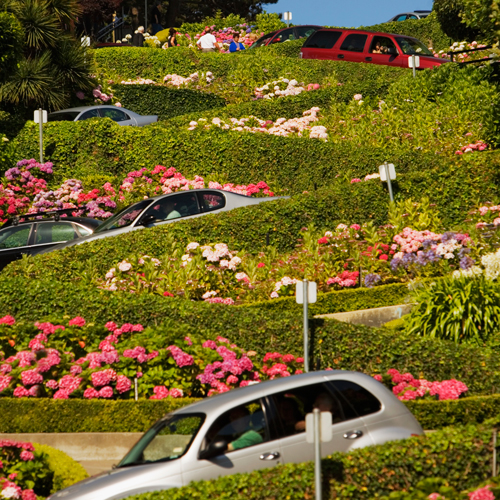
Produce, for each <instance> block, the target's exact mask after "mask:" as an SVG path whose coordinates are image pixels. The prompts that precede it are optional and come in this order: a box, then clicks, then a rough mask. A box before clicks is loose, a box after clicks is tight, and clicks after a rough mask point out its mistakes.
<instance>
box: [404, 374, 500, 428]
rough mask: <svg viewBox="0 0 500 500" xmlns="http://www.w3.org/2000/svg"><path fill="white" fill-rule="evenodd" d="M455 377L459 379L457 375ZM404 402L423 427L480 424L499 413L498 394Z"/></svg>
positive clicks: (499, 396) (499, 399)
mask: <svg viewBox="0 0 500 500" xmlns="http://www.w3.org/2000/svg"><path fill="white" fill-rule="evenodd" d="M456 378H458V379H460V377H459V376H458V375H457V377H456ZM405 404H406V406H407V407H408V409H409V410H410V411H411V412H412V413H413V415H415V417H416V419H417V420H418V421H419V422H420V424H421V425H422V427H423V428H424V429H440V428H442V427H447V426H449V425H468V424H480V423H482V422H484V421H485V420H488V419H490V418H495V417H498V415H500V394H493V395H491V396H476V397H470V398H461V399H457V400H449V401H427V400H421V401H406V402H405Z"/></svg>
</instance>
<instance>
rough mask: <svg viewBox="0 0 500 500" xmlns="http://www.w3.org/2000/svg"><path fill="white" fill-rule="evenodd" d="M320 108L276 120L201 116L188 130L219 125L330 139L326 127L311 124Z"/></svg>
mask: <svg viewBox="0 0 500 500" xmlns="http://www.w3.org/2000/svg"><path fill="white" fill-rule="evenodd" d="M319 111H320V109H319V108H317V107H313V108H311V109H308V110H306V111H304V113H303V114H302V117H301V118H291V119H289V120H287V119H286V118H278V119H277V120H276V121H275V122H273V121H272V120H260V119H259V118H256V117H255V116H249V117H247V118H240V119H236V118H230V119H229V120H227V121H224V120H222V119H221V118H213V119H212V121H211V122H208V121H207V120H206V119H205V118H200V119H198V121H191V122H190V123H189V128H188V130H195V129H197V128H203V129H209V128H211V127H219V128H221V129H222V130H235V131H238V132H242V131H246V132H252V133H255V132H262V133H265V134H270V135H279V136H282V137H289V136H291V135H296V136H298V137H303V136H305V137H309V138H311V139H313V138H314V139H323V140H327V139H328V134H327V133H326V128H325V127H323V126H322V125H316V126H313V125H311V124H312V123H314V122H317V121H318V120H319V116H318V112H319Z"/></svg>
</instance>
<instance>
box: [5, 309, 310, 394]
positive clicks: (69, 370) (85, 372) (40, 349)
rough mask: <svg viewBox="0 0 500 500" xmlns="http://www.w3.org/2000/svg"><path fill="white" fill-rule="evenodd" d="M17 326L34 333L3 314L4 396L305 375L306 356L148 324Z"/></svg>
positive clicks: (210, 385) (220, 384) (182, 388)
mask: <svg viewBox="0 0 500 500" xmlns="http://www.w3.org/2000/svg"><path fill="white" fill-rule="evenodd" d="M19 328H20V329H21V331H22V332H23V337H25V335H26V333H27V332H28V331H31V339H30V338H29V336H28V340H26V341H25V342H20V343H19V345H18V344H17V342H16V340H14V339H15V338H16V337H17V334H16V332H17V331H20V330H18V329H16V323H15V320H14V318H12V317H11V316H6V317H4V318H1V319H0V338H2V340H7V341H6V342H5V345H6V346H7V348H6V350H5V352H1V351H0V396H14V397H18V398H29V397H49V398H53V399H68V398H75V397H77V398H81V397H83V398H86V399H96V398H103V399H127V398H131V397H134V392H135V383H137V391H138V394H139V395H140V397H141V398H144V397H149V398H151V399H164V398H166V397H172V398H178V397H183V396H203V395H209V396H210V395H212V394H216V393H219V392H225V391H228V390H230V389H232V388H234V387H244V386H245V385H248V384H249V383H256V382H259V381H261V380H265V379H267V378H276V377H281V376H283V377H284V376H288V375H290V374H291V373H300V368H299V365H300V364H301V363H302V362H303V360H302V359H301V358H295V356H293V355H291V354H285V355H283V356H281V355H280V354H277V353H274V354H272V355H268V356H265V357H264V361H263V362H260V361H259V360H257V359H255V357H256V353H255V352H252V351H249V352H246V351H244V350H243V349H241V348H239V347H238V346H236V345H235V344H230V343H229V341H228V340H227V339H226V338H223V337H220V336H219V337H217V338H216V340H204V339H202V338H201V337H199V336H194V335H190V336H185V337H179V338H177V339H174V340H173V343H171V344H170V345H169V344H168V342H165V339H164V337H163V336H159V337H158V336H151V332H150V331H148V330H145V331H144V328H143V327H142V325H132V324H129V323H125V324H123V325H121V326H120V327H119V326H118V325H116V324H115V323H113V322H108V323H106V325H105V327H95V326H93V325H87V324H86V322H85V320H84V319H83V318H80V317H76V318H73V319H72V320H70V321H69V322H68V323H67V325H54V324H53V323H49V322H45V323H39V322H36V323H35V324H34V325H22V326H21V325H20V326H19ZM2 344H3V342H2ZM269 359H273V360H277V359H280V362H279V366H275V364H276V363H273V365H272V366H271V365H269V364H268V361H269ZM269 370H270V371H269Z"/></svg>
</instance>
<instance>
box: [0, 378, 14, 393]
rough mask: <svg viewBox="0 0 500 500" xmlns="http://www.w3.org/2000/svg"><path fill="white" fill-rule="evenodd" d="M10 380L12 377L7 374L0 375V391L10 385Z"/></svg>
mask: <svg viewBox="0 0 500 500" xmlns="http://www.w3.org/2000/svg"><path fill="white" fill-rule="evenodd" d="M11 380H12V377H11V376H9V375H0V392H2V391H3V390H5V389H7V387H9V385H10V381H11Z"/></svg>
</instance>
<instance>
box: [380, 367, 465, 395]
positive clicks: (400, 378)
mask: <svg viewBox="0 0 500 500" xmlns="http://www.w3.org/2000/svg"><path fill="white" fill-rule="evenodd" d="M374 378H375V379H376V380H378V381H379V382H384V383H386V384H388V385H389V386H390V387H392V392H393V393H394V394H395V395H396V396H397V397H398V399H400V400H401V401H411V400H414V399H417V398H423V397H425V396H434V397H437V398H438V399H439V400H440V401H443V400H449V399H458V398H459V397H460V396H461V395H462V394H465V393H466V392H467V390H468V388H467V386H466V385H465V384H464V383H463V382H460V381H458V380H455V379H452V380H444V381H442V382H429V381H428V380H426V379H415V378H414V377H413V375H412V374H411V373H400V372H399V371H398V370H396V369H394V368H391V369H390V370H388V371H387V374H386V375H375V377H374Z"/></svg>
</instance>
